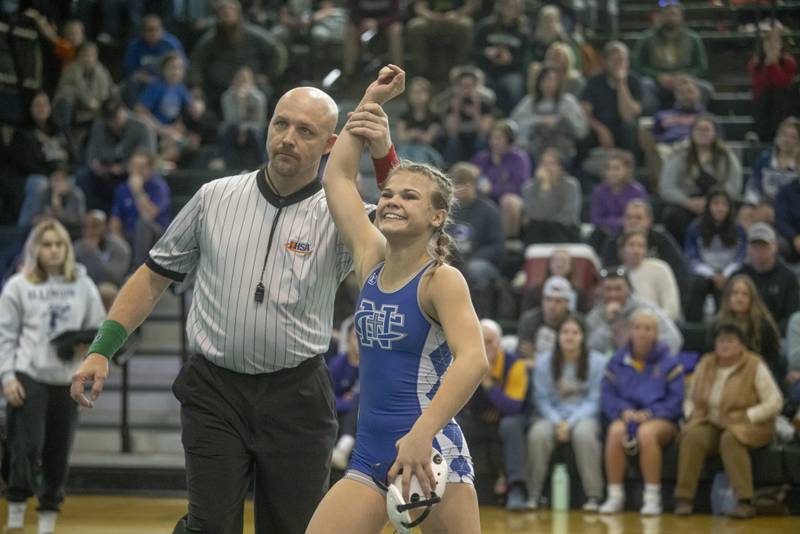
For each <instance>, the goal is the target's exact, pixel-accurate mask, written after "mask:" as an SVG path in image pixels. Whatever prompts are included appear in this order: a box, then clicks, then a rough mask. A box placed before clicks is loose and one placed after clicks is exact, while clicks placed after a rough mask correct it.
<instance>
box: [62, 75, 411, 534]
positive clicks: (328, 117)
mask: <svg viewBox="0 0 800 534" xmlns="http://www.w3.org/2000/svg"><path fill="white" fill-rule="evenodd" d="M337 118H338V110H337V107H336V104H335V103H334V101H333V100H332V99H331V98H330V97H329V96H328V95H327V94H325V93H324V92H322V91H319V90H317V89H313V88H309V87H301V88H296V89H292V90H291V91H289V92H287V93H286V94H284V95H283V97H281V99H280V100H279V101H278V104H277V105H276V107H275V112H274V114H273V117H272V120H271V121H270V123H269V129H268V134H267V152H268V154H269V164H268V165H267V167H266V168H265V169H261V170H259V171H256V172H251V173H248V174H242V175H238V176H229V177H226V178H221V179H219V180H215V181H212V182H209V183H207V184H205V185H204V186H203V187H201V188H200V190H199V191H198V192H197V193H196V194H195V195H194V196H193V197H192V199H191V200H190V201H189V202H188V204H186V206H185V207H184V208H183V209H182V210H181V211H180V213H179V214H178V216H177V217H176V218H175V220H174V221H173V223H172V224H171V225H170V227H169V228H168V229H167V231H166V233H165V234H164V236H163V237H162V238H161V239H160V240H159V241H158V243H156V245H155V246H154V247H153V249H152V250H151V251H150V255H149V257H148V259H147V261H146V263H145V265H143V266H141V267H140V268H139V269H138V270H137V271H136V272H135V273H134V275H133V276H132V277H131V278H130V280H129V281H128V282H127V283H126V284H125V286H124V287H123V288H122V290H121V291H120V293H119V296H118V297H117V299H116V301H115V302H114V305H113V307H112V309H111V311H110V312H109V314H108V320H106V321H105V322H104V323H103V325H102V326H101V328H100V330H99V332H98V335H97V338H96V339H95V342H94V343H93V344H92V347H91V348H90V350H89V356H87V358H86V360H85V361H84V362H83V364H82V365H81V366H80V368H79V369H78V371H77V372H76V374H75V375H74V377H73V380H72V391H71V394H72V397H73V398H74V399H75V400H76V401H77V402H79V403H80V404H81V405H83V406H86V407H91V406H92V403H93V401H94V400H96V399H97V397H98V396H99V394H100V392H101V391H102V389H103V382H104V381H105V379H106V377H107V375H108V358H110V357H111V356H112V355H113V354H114V352H115V351H116V350H117V349H119V347H120V346H121V345H122V344H123V343H124V341H125V339H126V337H127V335H128V333H130V332H132V331H133V330H135V329H136V328H137V327H138V326H139V325H140V324H141V323H142V322H143V321H144V319H145V318H146V317H147V315H148V314H149V313H150V312H151V311H152V310H153V307H154V306H155V304H156V302H157V301H158V299H159V298H160V297H161V294H162V293H163V292H164V290H165V289H166V288H167V286H169V284H170V283H171V282H173V281H181V280H183V278H184V277H185V276H186V275H187V274H188V273H191V272H196V281H195V285H194V299H193V302H192V306H191V309H190V311H189V317H188V321H187V335H188V338H189V341H190V346H191V349H192V352H194V353H195V356H193V357H192V358H191V359H190V360H189V361H188V362H187V364H186V365H185V366H184V367H183V369H182V370H181V372H180V373H179V374H178V376H177V378H176V379H175V382H174V384H173V387H172V390H173V392H174V394H175V396H176V397H177V399H178V400H179V401H180V403H181V425H182V442H183V446H184V450H185V453H186V480H187V489H188V494H189V514H188V516H187V517H186V518H184V519H182V520H181V521H180V522H179V524H178V526H177V527H176V529H175V532H179V533H180V532H187V533H193V532H202V533H205V534H234V533H236V534H239V533H241V532H242V515H243V505H244V499H245V494H246V492H247V489H248V486H249V482H250V480H251V477H254V480H255V523H256V532H257V533H258V534H266V533H280V534H292V533H302V532H304V531H305V528H306V525H307V523H308V521H309V519H310V518H311V515H312V514H313V512H314V509H315V508H316V506H317V504H318V503H319V501H320V500H321V498H322V496H323V494H324V492H325V491H326V489H327V487H328V479H329V471H330V459H331V451H332V450H333V445H334V441H335V439H336V431H337V422H336V411H335V407H334V398H333V394H332V390H331V387H330V381H329V379H328V374H327V369H326V368H325V363H324V361H323V359H322V356H321V353H323V352H324V351H325V350H326V349H327V346H328V343H329V340H330V332H331V327H332V322H333V301H334V295H335V293H336V289H337V287H338V285H339V284H340V282H341V281H342V280H343V279H344V278H345V276H346V275H347V273H348V272H349V271H350V270H351V268H352V258H351V257H350V255H349V253H348V252H347V251H346V250H345V247H344V245H343V243H342V241H341V239H340V238H339V236H338V234H337V232H336V229H335V226H334V224H333V221H332V219H331V216H330V213H329V212H328V207H327V203H326V199H325V194H324V191H323V189H322V184H321V183H320V181H319V179H318V178H317V174H318V169H319V165H320V159H321V158H322V156H323V155H325V154H327V153H328V152H330V150H331V148H332V147H333V144H334V142H335V141H336V134H335V129H336V122H337ZM377 119H378V120H377V121H376V123H375V126H374V129H373V132H372V133H373V135H372V137H371V138H369V139H368V141H370V151H371V152H372V154H373V156H376V155H378V156H383V157H382V158H380V159H376V160H374V164H375V167H376V174H377V175H378V178H379V179H380V180H382V179H383V178H385V175H386V174H387V172H388V169H389V168H391V166H392V164H393V163H394V162H395V161H396V158H397V157H396V155H395V153H394V149H393V148H392V147H391V141H390V140H389V132H388V123H387V121H386V120H385V117H378V118H377ZM87 382H93V386H92V389H91V395H90V398H88V397H87V396H86V395H85V394H84V392H85V386H86V385H87Z"/></svg>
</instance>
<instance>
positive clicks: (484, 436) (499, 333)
mask: <svg viewBox="0 0 800 534" xmlns="http://www.w3.org/2000/svg"><path fill="white" fill-rule="evenodd" d="M481 329H482V331H483V341H484V344H485V347H486V356H487V358H488V359H489V372H488V373H487V374H486V376H485V377H484V379H483V382H482V383H481V387H479V388H478V389H477V390H476V391H475V393H474V394H473V395H472V398H471V399H470V400H469V402H468V403H467V405H466V406H465V407H464V409H463V410H462V411H461V413H460V414H459V415H458V423H459V425H461V429H462V430H463V432H464V437H465V438H466V439H467V442H468V443H469V444H470V447H471V449H472V451H473V453H475V452H476V451H478V450H487V449H488V450H489V451H493V449H494V446H495V444H496V443H497V438H498V435H499V437H500V442H501V444H502V449H503V451H502V456H503V461H504V464H505V474H506V477H507V479H508V496H507V499H506V507H507V508H508V509H509V510H522V509H523V508H524V507H525V435H524V434H525V425H526V422H527V417H526V416H525V415H524V414H523V408H524V405H525V398H526V397H527V395H528V381H529V378H528V370H527V367H526V365H525V361H524V360H523V359H521V358H519V357H517V356H515V355H514V354H510V353H507V352H505V351H504V350H503V348H502V347H501V346H500V340H501V339H502V338H503V330H502V329H501V328H500V325H499V324H497V323H496V322H495V321H492V320H491V319H482V320H481ZM488 456H489V461H491V460H492V459H493V458H494V457H495V456H496V455H495V454H488ZM498 467H500V469H498V470H499V471H501V472H502V471H503V469H502V466H498Z"/></svg>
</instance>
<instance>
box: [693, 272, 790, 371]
mask: <svg viewBox="0 0 800 534" xmlns="http://www.w3.org/2000/svg"><path fill="white" fill-rule="evenodd" d="M723 323H734V324H736V325H738V326H739V328H741V329H742V331H743V332H744V340H745V345H746V346H747V350H749V351H751V352H754V353H756V354H758V355H760V356H761V357H762V358H763V359H764V362H765V363H766V364H767V366H768V367H769V370H770V372H772V376H773V377H774V378H775V380H776V381H777V383H778V384H780V383H782V381H783V376H784V375H785V372H786V361H785V360H784V358H783V356H782V355H781V353H780V329H779V328H778V325H777V324H776V323H775V319H774V318H773V317H772V314H771V313H770V311H769V308H767V305H766V304H765V303H764V300H763V299H762V298H761V295H760V294H759V293H758V288H757V287H756V285H755V283H754V282H753V280H752V279H751V278H750V277H749V276H747V275H746V274H739V275H736V276H733V277H732V278H731V279H730V280H728V283H727V284H726V285H725V289H724V290H723V293H722V299H721V301H720V309H719V313H718V314H717V316H716V317H715V320H714V323H713V326H714V327H716V325H719V324H723ZM711 331H712V332H713V328H712V330H711ZM709 344H710V343H709Z"/></svg>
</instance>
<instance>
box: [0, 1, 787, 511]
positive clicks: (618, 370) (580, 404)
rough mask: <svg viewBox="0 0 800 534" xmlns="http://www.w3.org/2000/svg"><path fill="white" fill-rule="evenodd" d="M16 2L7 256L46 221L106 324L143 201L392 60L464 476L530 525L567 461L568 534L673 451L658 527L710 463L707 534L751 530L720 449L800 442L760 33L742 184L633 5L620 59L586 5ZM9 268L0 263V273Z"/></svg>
mask: <svg viewBox="0 0 800 534" xmlns="http://www.w3.org/2000/svg"><path fill="white" fill-rule="evenodd" d="M19 4H20V9H19V10H18V11H14V12H6V13H3V17H4V20H6V21H8V22H9V28H18V29H21V30H23V34H24V35H25V36H26V40H22V39H21V38H16V37H15V39H18V41H19V42H18V43H17V45H16V46H14V47H10V48H9V47H5V48H3V49H2V53H3V54H5V56H6V57H5V59H7V60H8V61H5V62H3V64H4V65H11V70H10V71H8V72H2V73H0V74H2V76H0V122H1V123H2V125H3V134H4V135H3V137H2V141H3V145H2V151H3V155H4V156H5V158H4V161H6V165H5V166H4V168H3V169H2V170H1V171H0V174H1V175H2V178H0V179H2V181H3V187H2V193H0V203H2V210H0V221H1V222H2V223H5V224H6V225H16V226H18V228H19V229H20V231H21V232H23V235H22V236H21V237H24V232H27V231H28V230H29V229H30V228H31V227H32V226H34V225H36V224H37V223H38V222H39V221H41V220H44V219H46V218H55V219H58V220H59V221H60V222H61V223H62V224H63V225H64V226H65V227H66V228H67V230H68V231H69V233H70V236H71V237H72V238H73V239H74V240H75V255H76V258H77V260H78V261H79V262H80V263H82V264H84V265H85V266H86V267H87V270H88V274H89V275H90V276H91V277H92V279H93V280H94V281H95V283H96V284H98V285H99V286H100V289H101V296H102V297H103V299H104V302H105V303H106V305H108V304H109V303H110V302H111V301H113V298H114V294H115V291H116V289H117V288H118V287H119V286H120V285H121V284H122V283H123V281H124V279H125V276H126V274H128V273H129V272H130V271H131V270H132V269H134V268H136V267H137V266H138V265H140V264H141V263H142V262H143V261H144V259H145V258H146V256H147V253H148V250H149V249H150V247H151V246H152V245H153V244H154V243H155V242H156V241H157V240H158V238H159V236H160V235H161V234H162V233H163V231H164V230H165V228H166V227H167V226H168V225H169V222H170V220H171V218H172V215H174V213H173V212H172V209H173V202H172V197H171V191H170V186H169V185H168V183H169V181H168V179H169V177H170V176H175V175H178V174H179V173H180V171H183V170H186V169H203V170H209V169H210V170H211V171H212V172H215V173H216V174H217V175H218V176H221V175H223V174H226V173H227V174H234V173H237V172H238V171H240V170H242V169H252V168H255V167H258V166H261V165H263V164H264V163H265V160H266V157H267V156H266V153H265V138H266V124H267V120H268V117H269V115H270V110H271V108H272V105H273V104H274V103H275V101H276V98H277V97H278V96H279V95H280V94H281V93H282V92H283V90H284V89H285V88H287V87H290V86H293V85H297V84H298V83H301V82H302V83H314V84H317V85H320V86H322V87H323V88H325V89H326V90H329V91H331V92H332V93H333V94H334V95H335V96H336V97H338V98H341V99H342V100H346V99H347V98H348V97H350V96H352V93H353V91H354V90H355V89H359V90H360V89H361V86H362V85H364V80H366V79H371V78H370V77H371V76H372V71H369V70H368V69H373V67H374V66H375V65H377V64H380V62H381V61H383V62H385V61H392V62H394V63H397V64H400V65H402V66H403V68H405V69H406V70H407V72H408V73H409V83H408V89H407V94H406V103H405V105H404V106H403V109H402V110H399V111H395V110H391V112H390V119H391V122H392V126H393V131H394V141H395V144H396V148H397V152H398V154H399V155H401V156H402V157H406V158H409V159H413V160H416V161H423V162H427V163H433V164H435V165H438V166H441V167H442V168H445V169H448V170H449V173H450V175H451V176H452V178H453V181H454V184H455V196H456V197H457V199H458V206H457V208H456V209H455V211H454V213H453V224H452V226H451V227H450V229H449V232H450V234H451V235H452V237H453V238H454V243H455V248H456V249H457V251H458V254H457V257H456V260H455V264H456V265H457V266H458V267H459V269H461V270H462V271H463V273H464V275H465V277H466V278H467V280H468V283H469V285H470V290H471V293H472V298H473V303H474V305H475V308H476V311H477V313H478V314H479V316H480V317H481V318H482V319H483V321H482V327H483V334H484V340H485V343H486V350H487V354H488V357H489V362H490V369H491V371H490V374H489V375H488V376H487V377H486V379H485V380H484V382H483V384H482V385H481V387H479V389H478V391H477V392H476V394H475V396H474V397H473V399H472V401H471V402H470V403H469V404H468V405H467V407H465V409H464V411H463V413H462V415H461V416H460V417H459V422H460V423H461V425H462V427H463V429H464V431H465V433H466V435H467V439H468V440H469V442H470V444H474V446H475V449H476V450H483V449H493V448H498V447H499V449H498V451H499V453H498V454H489V455H487V457H488V458H493V459H496V458H499V459H500V460H498V461H496V465H494V466H493V467H494V469H495V470H496V471H497V472H498V473H499V476H498V480H497V484H496V488H497V490H498V492H500V493H503V494H505V495H506V503H507V506H508V508H509V509H512V510H521V509H526V508H527V509H534V508H536V507H538V506H540V505H541V503H542V500H541V498H542V497H543V496H544V494H543V485H544V482H545V479H546V477H547V474H548V471H547V467H548V465H549V462H550V457H551V455H552V453H553V451H554V449H555V448H556V446H557V445H558V444H560V443H571V445H572V447H573V449H574V451H575V456H576V460H577V464H578V469H579V473H580V479H581V483H582V486H583V489H584V491H585V495H586V497H587V501H586V503H585V509H586V510H595V511H596V510H598V509H599V510H600V511H602V512H609V513H611V512H616V511H620V510H621V509H622V508H624V503H625V495H624V487H623V485H622V483H623V478H624V471H625V461H626V456H628V455H634V454H638V457H639V462H640V465H641V469H642V473H643V478H644V481H645V487H644V496H643V507H642V513H643V514H659V513H661V511H662V505H661V486H660V484H661V479H660V477H661V458H662V455H661V450H662V449H663V448H664V447H665V446H666V445H667V444H668V443H670V442H672V441H673V440H675V439H677V437H678V436H679V435H681V436H682V440H681V442H680V454H679V474H678V483H677V489H676V495H677V497H678V499H679V500H678V505H679V506H678V507H677V509H676V511H678V512H679V513H682V514H685V513H690V512H691V510H692V507H691V500H692V499H693V497H694V493H695V491H696V487H697V476H696V475H697V473H698V472H699V466H701V465H702V463H703V461H704V460H705V457H706V456H709V455H712V454H716V453H717V452H718V451H719V452H720V453H721V454H722V459H723V463H724V467H725V471H726V472H727V473H728V475H729V477H730V481H731V486H732V487H733V488H734V491H735V492H736V495H737V497H738V498H739V499H740V501H739V503H738V505H737V506H736V508H735V509H734V510H732V511H731V513H732V515H734V516H736V517H749V516H752V515H753V513H754V509H753V505H752V497H753V480H752V474H751V473H750V456H749V454H748V450H749V449H752V448H757V447H762V446H764V445H766V444H768V443H770V442H772V440H774V439H779V437H780V439H784V440H787V441H788V440H792V439H797V436H796V434H795V433H794V430H793V429H792V428H791V424H790V423H789V421H792V420H793V421H794V424H795V426H796V427H797V428H798V429H800V412H799V411H798V409H800V288H799V287H798V274H797V273H798V272H800V181H798V170H797V169H798V164H799V163H800V120H798V119H797V118H795V115H800V109H798V108H797V104H798V102H800V100H798V99H797V98H794V97H793V95H797V94H798V93H797V84H796V80H795V74H796V69H797V67H796V62H795V59H794V58H793V55H792V50H791V48H790V46H789V44H788V40H787V37H788V36H789V35H790V34H791V31H790V30H789V27H788V25H784V24H782V23H781V22H780V21H779V20H776V19H774V18H765V19H763V20H761V16H762V15H763V16H766V15H767V13H766V11H764V12H763V13H762V12H761V11H754V12H755V13H756V14H757V18H756V20H755V25H754V26H753V28H752V30H753V31H755V32H756V35H755V39H754V40H755V42H756V43H757V46H756V50H755V52H754V53H753V54H752V55H751V56H748V57H743V58H742V65H741V71H742V72H743V73H744V72H747V73H748V75H749V77H750V80H751V87H752V98H753V106H752V114H753V116H752V119H753V126H752V129H751V131H749V132H748V133H747V139H748V141H749V142H751V143H758V142H762V143H764V149H763V152H762V153H761V154H760V155H759V156H758V158H757V159H756V161H755V163H754V164H753V166H752V168H748V167H747V166H745V165H743V161H742V158H741V155H740V153H739V152H737V150H736V149H735V148H734V147H733V145H732V143H731V142H730V141H729V140H727V139H726V137H725V132H724V131H723V128H722V126H721V121H720V120H719V117H715V116H714V115H713V114H711V113H709V112H708V110H709V107H710V102H711V101H712V99H713V98H714V95H715V91H716V89H715V86H714V83H713V82H714V80H713V79H712V78H711V76H710V68H709V63H710V61H714V60H715V58H714V57H711V56H710V55H709V52H708V51H707V49H706V44H705V43H704V41H703V39H701V37H700V36H699V34H698V33H697V32H696V31H694V30H693V29H692V20H691V19H688V20H687V17H686V14H687V13H685V11H684V9H683V6H682V5H681V2H679V1H677V0H662V1H660V2H658V4H657V5H655V2H654V7H653V22H652V27H651V28H650V29H649V30H647V31H645V32H644V33H643V34H641V35H639V36H638V37H637V39H636V40H635V42H634V43H633V46H631V47H630V48H629V46H628V45H627V44H625V42H623V41H622V40H617V37H616V34H617V30H616V28H618V25H619V21H618V20H617V17H618V14H619V9H618V8H619V6H618V2H615V1H613V0H608V1H604V2H603V1H599V2H572V1H569V0H561V1H556V0H552V1H536V0H496V1H481V0H435V1H434V0H414V1H410V0H404V1H400V0H385V1H374V0H373V1H368V0H348V1H346V2H345V1H343V0H341V1H335V0H313V1H312V0H307V1H293V0H287V1H279V0H261V1H259V0H242V1H241V3H240V2H239V1H238V0H183V1H182V2H177V1H176V2H173V1H154V0H136V1H129V2H99V1H96V0H95V1H92V0H79V1H78V2H75V3H74V4H75V6H74V9H73V6H72V4H73V3H65V5H66V6H67V7H62V6H55V5H52V4H54V3H49V2H37V1H35V0H31V1H30V2H19ZM739 9H740V10H743V9H746V7H740V8H739ZM754 9H755V8H754ZM8 31H10V30H3V32H6V33H3V38H5V37H7V36H8V33H7V32H8ZM12 35H16V33H13V32H12ZM338 51H341V54H339V53H337V52H338ZM340 56H341V58H342V59H341V62H340V61H339V57H340ZM37 62H38V63H37ZM36 64H38V69H37V68H36ZM366 72H370V76H368V77H364V76H362V74H365V73H366ZM737 141H739V140H737ZM364 178H365V179H366V178H368V177H366V176H365V177H364ZM365 181H368V180H365ZM20 246H21V240H20V241H19V242H9V243H2V249H0V261H2V262H3V264H2V265H0V268H2V269H3V270H4V272H5V273H6V275H8V274H9V273H12V272H14V270H15V269H16V268H17V266H18V265H19V260H18V259H16V258H18V257H19V252H20ZM353 289H354V288H352V287H350V292H351V293H352V290H353ZM355 290H356V291H357V288H355ZM342 293H347V291H342ZM350 298H352V295H351V296H350ZM340 308H346V306H340ZM345 311H346V313H344V314H340V315H347V314H348V313H350V312H352V310H349V312H347V310H345ZM504 329H506V330H510V331H513V333H514V334H515V335H513V336H505V337H504V336H503V330H504ZM351 331H352V327H351V325H349V324H348V323H346V322H345V323H344V326H343V328H342V332H341V333H339V334H338V335H337V336H335V337H337V338H338V340H339V342H340V346H339V354H338V355H336V356H333V357H332V358H331V359H330V360H329V365H330V368H331V372H332V375H333V378H334V385H335V390H336V395H337V410H338V411H339V413H340V417H341V428H340V434H341V436H340V439H339V443H338V445H337V448H336V450H335V452H334V457H333V463H334V465H335V466H336V467H344V466H345V465H346V462H347V457H348V454H349V450H350V449H352V447H353V441H354V435H355V424H354V419H355V411H356V407H357V399H358V380H357V366H358V351H357V345H356V344H355V343H354V340H353V339H351V337H352V336H351V335H350V332H351ZM703 354H707V355H706V356H702V357H701V355H703ZM690 377H692V379H691V380H690V381H689V378H690ZM685 384H687V385H685ZM734 391H737V392H739V391H746V392H747V394H746V395H745V394H742V395H737V394H735V393H734ZM784 398H785V402H784ZM779 414H783V419H778V416H779ZM777 421H781V422H780V423H778V422H777ZM679 424H680V426H679ZM781 425H783V426H781ZM787 425H788V426H787ZM776 427H777V428H782V430H781V431H778V432H776V430H775V429H776ZM681 428H682V430H680V429H681ZM786 428H788V430H786ZM603 436H605V438H603ZM492 461H494V460H492ZM603 467H604V468H605V473H603ZM604 480H605V485H604ZM604 498H605V501H604V500H603V499H604Z"/></svg>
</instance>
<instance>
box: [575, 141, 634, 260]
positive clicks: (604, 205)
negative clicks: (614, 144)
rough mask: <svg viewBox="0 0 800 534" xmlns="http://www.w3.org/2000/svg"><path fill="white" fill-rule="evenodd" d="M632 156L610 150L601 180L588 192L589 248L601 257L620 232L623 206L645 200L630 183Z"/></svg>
mask: <svg viewBox="0 0 800 534" xmlns="http://www.w3.org/2000/svg"><path fill="white" fill-rule="evenodd" d="M633 170H634V159H633V154H631V153H630V152H628V151H627V150H619V149H612V150H611V151H610V152H609V155H608V161H606V173H605V180H604V181H603V183H602V184H600V185H598V186H597V187H595V188H594V190H593V191H592V204H591V221H592V224H593V225H594V228H595V230H594V233H593V234H592V237H591V238H590V240H589V242H590V244H591V245H592V246H593V247H594V248H595V250H597V252H598V254H601V253H602V252H601V251H602V250H603V247H604V246H605V243H606V242H607V240H608V239H613V238H614V237H615V236H616V235H617V234H619V233H620V232H621V231H622V219H623V217H624V215H625V206H627V205H628V202H629V201H631V200H633V199H635V198H642V199H647V191H645V189H644V187H642V185H641V184H640V183H639V182H637V181H635V180H634V179H633Z"/></svg>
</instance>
